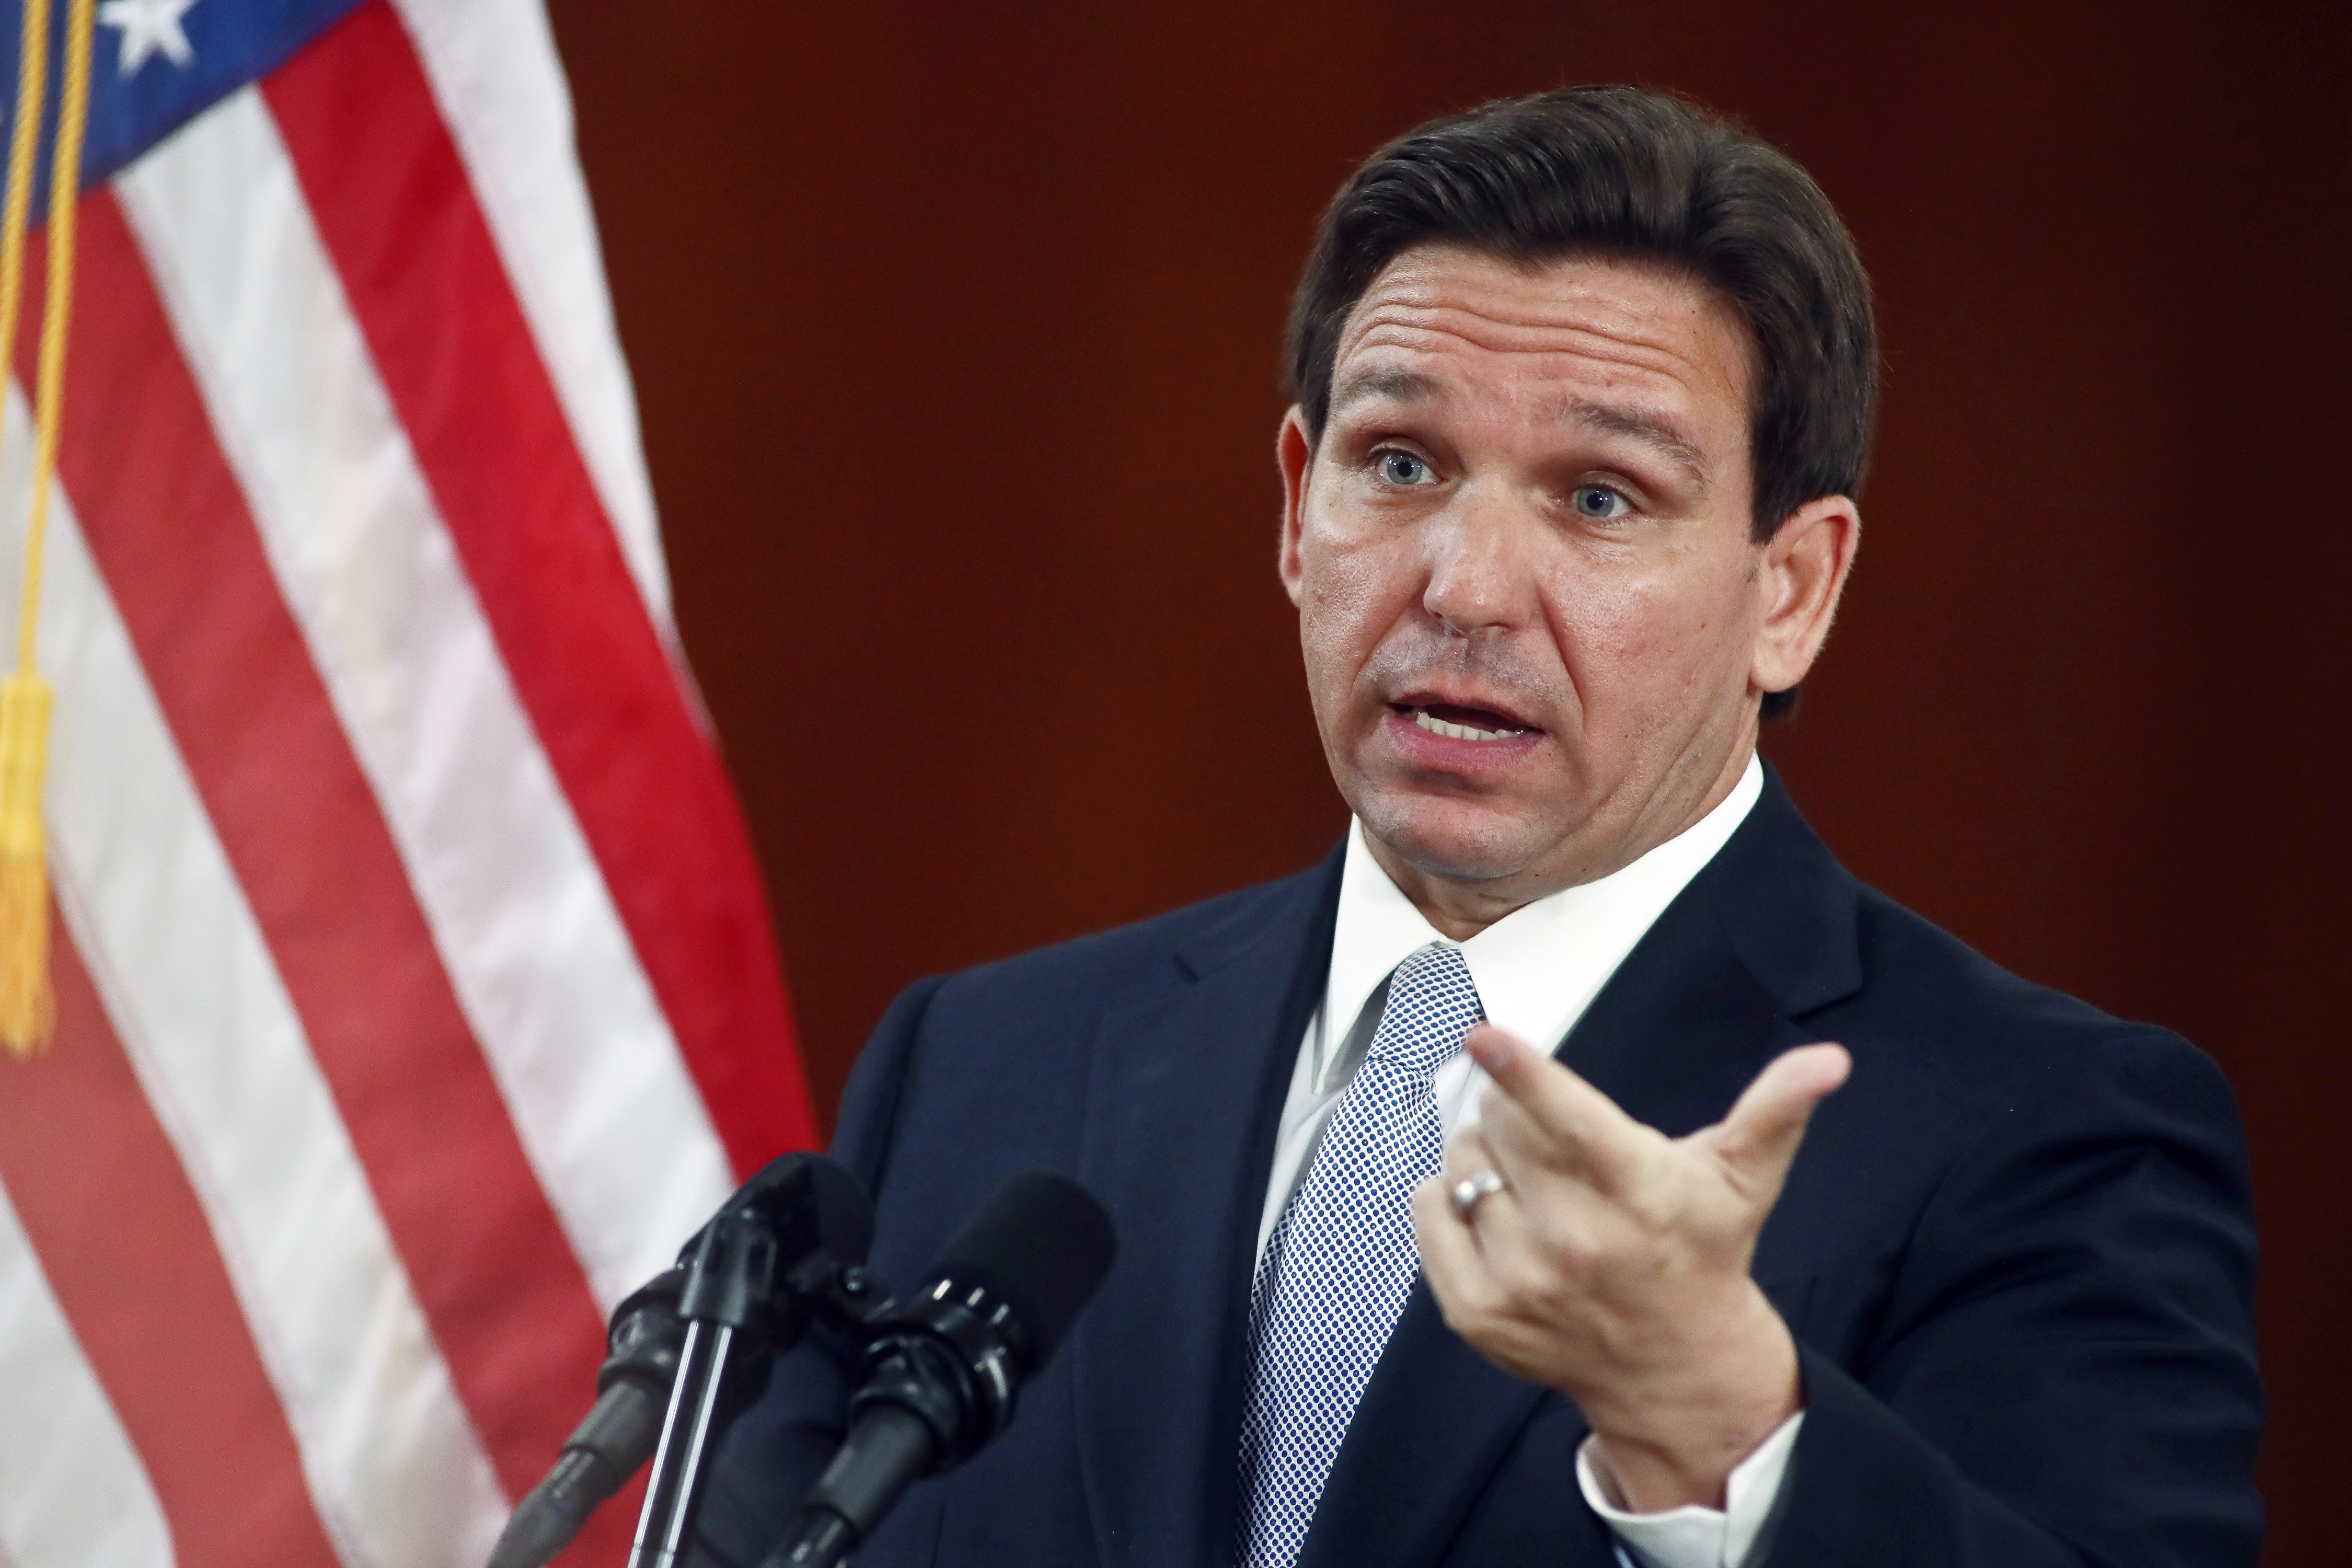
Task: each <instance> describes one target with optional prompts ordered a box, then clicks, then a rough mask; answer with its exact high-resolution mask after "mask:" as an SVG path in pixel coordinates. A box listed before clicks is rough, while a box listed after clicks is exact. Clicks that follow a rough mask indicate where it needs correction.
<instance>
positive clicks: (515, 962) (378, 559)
mask: <svg viewBox="0 0 2352 1568" xmlns="http://www.w3.org/2000/svg"><path fill="white" fill-rule="evenodd" d="M115 188H116V191H117V193H118V195H119V196H120V198H121V203H122V207H123V210H124V212H125V214H126V215H127V216H128V217H129V219H130V222H131V227H132V229H133V231H134V232H135V233H136V234H137V236H138V237H139V242H140V245H141V247H142V250H143V251H144V252H145V254H146V257H147V260H148V265H149V269H150V270H151V272H152V273H153V275H154V277H155V279H156V283H157V287H158V290H159V292H160V293H161V294H162V296H163V301H164V306H165V309H166V310H168V311H169V312H170V314H171V316H172V319H173V327H174V330H175V331H176V332H177V334H178V337H179V340H180V342H181V346H182V349H183V352H184V353H185V354H186V355H187V357H188V361H189V363H190V366H191V368H192V369H193V370H194V373H195V379H196V383H197V384H198V386H199V387H200V388H201V389H202V392H203V395H204V397H205V405H206V408H207V410H208V412H209V413H210V415H211V416H212V422H213V426H214V427H215V430H216V431H217V432H218V433H219V436H220V438H221V444H222V448H223V451H224V452H225V454H226V457H227V458H228V461H229V465H230V467H231V468H232V469H233V470H235V472H236V475H237V478H238V481H239V483H240V484H241V485H242V487H243V488H244V490H245V492H246V496H247V500H248V502H249V503H250V505H251V507H252V509H253V514H254V518H255V521H256V522H257V524H258V525H259V527H260V529H261V531H262V535H263V540H264V543H265V545H266V547H267V549H268V555H269V561H270V565H271V568H272V570H273V571H274V573H275V574H276V575H277V578H278V585H279V588H280V590H281V591H282V592H283V593H284V595H285V596H286V601H287V604H288V605H289V608H291V609H292V611H293V612H294V617H295V620H296V622H297V623H298V624H299V626H301V628H302V634H303V637H304V639H305V641H306V642H307V643H308V645H309V647H310V654H311V658H312V659H313V661H314V662H315V663H316V664H317V666H318V668H319V670H320V675H321V676H322V677H323V678H324V679H325V680H326V684H327V688H328V691H329V693H330V695H331V698H332V700H333V702H334V705H335V710H336V713H337V714H338V716H339V717H340V718H341V721H342V725H343V728H344V730H345V731H346V732H347V733H348V734H349V735H350V737H351V739H352V749H353V751H354V752H355V753H356V754H357V755H358V757H359V759H360V763H361V765H362V767H363V768H364V769H365V770H366V773H367V775H368V778H369V782H370V783H371V784H372V785H373V788H374V791H375V794H376V797H377V800H378V802H379V803H380V804H381V805H382V807H383V813H384V819H385V822H386V825H387V826H389V827H390V828H391V830H392V836H393V838H394V842H395V843H396V844H397V845H398V846H399V847H400V852H401V856H402V858H403V861H404V864H405V865H406V868H407V870H408V875H409V879H410V881H411V883H412V884H413V885H414V887H415V891H416V895H417V900H418V903H419V904H420V905H421V906H422V908H423V909H424V910H425V916H426V919H427V920H428V921H429V922H430V923H431V925H432V928H433V934H434V940H435V942H436V945H437V947H438V949H439V952H440V954H441V958H442V962H443V963H444V965H445V966H446V969H447V971H448V973H449V976H450V979H451V981H452V983H453V984H454V986H455V988H456V991H457V996H458V998H459V1000H460V1002H461V1003H462V1004H463V1005H464V1007H465V1009H466V1015H467V1021H468V1023H469V1024H470V1025H471V1026H472V1027H473V1030H474V1033H475V1036H476V1037H477V1038H478V1039H479V1040H480V1041H481V1042H482V1045H483V1047H484V1050H485V1052H486V1054H487V1056H488V1060H489V1063H490V1067H491V1070H492V1072H493V1073H494V1074H495V1076H496V1077H497V1079H498V1082H499V1088H500V1090H501V1092H502V1093H503V1094H504V1096H505V1099H506V1101H507V1104H508V1107H509V1110H510V1111H511V1112H512V1114H513V1116H514V1119H515V1123H516V1128H517V1131H518V1132H519V1133H520V1137H521V1141H522V1144H523V1148H524V1150H525V1151H526V1152H527V1153H528V1155H529V1156H530V1161H531V1163H532V1166H533V1168H534V1170H535V1171H536V1172H537V1173H538V1175H539V1178H540V1182H541V1186H542V1187H543V1188H544V1189H545V1190H546V1192H547V1194H548V1198H549V1201H550V1202H551V1204H552V1205H553V1206H554V1209H555V1212H556V1214H557V1215H558V1217H559V1219H560V1220H561V1221H562V1225H563V1226H564V1230H565V1233H566V1235H567V1236H568V1237H569V1238H570V1239H571V1242H572V1248H573V1250H574V1251H575V1252H576V1253H577V1254H578V1255H579V1257H580V1259H581V1262H582V1265H583V1268H585V1270H586V1272H587V1274H588V1278H589V1281H590V1284H591V1287H592V1288H593V1289H594V1290H595V1292H596V1294H597V1297H598V1300H599V1301H600V1302H601V1303H602V1305H603V1306H604V1309H606V1310H610V1309H611V1308H612V1306H613V1305H614V1303H615V1302H617V1301H618V1300H620V1298H621V1297H622V1296H624V1295H625V1294H627V1293H628V1292H629V1291H630V1290H632V1289H635V1288H636V1287H637V1286H638V1285H639V1284H642V1283H643V1282H644V1281H645V1279H646V1277H647V1276H649V1275H651V1274H654V1273H656V1272H657V1271H659V1270H660V1269H661V1268H663V1267H664V1266H665V1265H667V1263H668V1262H669V1260H670V1257H671V1255H672V1254H674V1253H675V1252H676V1250H677V1246H678V1244H679V1243H680V1242H681V1241H683V1240H684V1239H685V1238H686V1237H687V1235H688V1233H689V1232H690V1231H691V1230H692V1229H693V1228H694V1226H697V1225H698V1224H700V1223H701V1221H702V1220H703V1218H704V1217H705V1216H707V1215H709V1212H710V1210H711V1209H712V1208H713V1207H715V1206H716V1205H718V1204H719V1201H720V1200H721V1199H723V1198H724V1197H725V1196H726V1194H727V1193H728V1191H729V1189H730V1186H731V1185H732V1176H731V1173H730V1170H729V1167H728V1163H727V1158H726V1153H725V1151H724V1150H723V1149H722V1147H721V1146H720V1144H719V1138H718V1135H717V1133H716V1132H715V1131H713V1130H712V1128H711V1125H710V1119H709V1115H708V1113H707V1112H706V1111H705V1110H704V1109H703V1104H702V1100H701V1096H700V1095H699V1093H698V1091H697V1089H696V1088H695V1086H694V1082H693V1080H692V1079H691V1078H689V1077H688V1072H687V1068H686V1065H685V1063H684V1061H683V1060H682V1058H680V1056H679V1054H678V1050H677V1041H676V1038H675V1037H673V1035H672V1034H671V1032H670V1027H669V1022H668V1019H667V1017H666V1016H664V1015H663V1013H662V1011H661V1008H660V1005H659V1004H658V1002H657V1001H656V998H655V996H654V994H653V989H652V986H651V985H650V984H648V983H647V981H646V975H645V972H644V969H643V967H642V966H641V965H640V964H639V963H638V962H637V956H636V952H635V948H634V947H633V946H632V945H631V943H630V941H629V938H628V934H627V932H626V931H625V929H624V927H623V926H622V924H621V921H620V917H619V914H618V912H617V911H616V910H614V907H613V902H612V898H611V895H610V893H609V891H608V889H606V887H605V885H604V877H603V873H602V872H601V870H600V869H599V868H598V866H597V864H596V860H595V858H594V856H593V853H592V852H591V851H590V849H589V847H588V845H587V842H586V840H585V838H584V837H583V835H582V833H581V830H580V826H579V823H578V820H577V818H576V817H575V816H573V815H572V808H571V805H570V802H569V801H568V800H567V799H566V798H565V796H564V795H563V792H562V786H561V784H558V782H557V781H556V778H555V773H554V770H553V768H552V767H551V765H550V763H549V762H548V759H547V756H546V753H545V752H543V751H542V750H541V747H540V744H539V740H538V736H537V734H536V732H535V731H533V730H532V728H531V724H530V719H529V718H528V716H527V715H526V714H525V713H524V712H523V710H522V707H521V704H520V700H518V698H517V697H516V695H515V691H514V689H513V686H512V684H511V682H510V680H509V678H508V674H507V670H506V667H505V666H504V664H503V663H501V662H500V659H499V651H498V646H497V644H496V642H495V641H494V639H493V638H492V636H491V633H490V629H489V626H488V622H487V621H486V620H485V618H484V616H483V615H482V611H481V606H480V603H479V601H478V600H477V599H476V597H475V596H474V593H473V590H472V587H471V585H470V584H469V583H468V582H467V578H466V575H465V569H464V567H463V565H462V563H460V562H459V561H458V559H457V552H456V548H455V546H454V544H453V542H452V541H451V540H450V537H449V535H448V531H447V530H446V528H445V527H444V526H443V524H442V521H441V520H440V517H439V516H438V514H437V513H436V510H435V509H434V505H433V501H432V499H431V495H430V493H429V491H428V490H427V489H426V486H425V480H424V478H423V476H422V475H421V474H420V473H419V472H418V469H417V465H416V459H415V452H414V451H413V450H412V448H411V447H410V446H409V444H408V439H407V436H406V433H405V432H404V429H403V428H402V427H401V426H400V425H399V424H398V422H397V420H396V419H395V417H394V414H393V411H392V405H391V402H390V399H389V397H388V395H386V393H385V391H384V389H383V384H382V382H381V381H380V379H379V378H378V377H377V375H376V373H375V366H374V364H373V361H372V360H371V358H370V357H369V354H368V351H367V347H366V343H365V341H364V339H363V338H362V336H361V333H360V330H359V327H358V324H357V323H356V322H355V321H353V319H352V314H351V310H350V307H349V304H348V301H347V300H345V298H344V295H343V292H342V289H341V284H340V282H339V281H338V279H337V278H336V275H335V273H334V270H333V268H332V266H331V263H330V261H329V260H328V258H327V257H326V255H325V253H324V251H323V250H322V248H321V247H320V242H319V238H318V235H317V231H316V229H315V228H314V226H312V224H311V221H310V212H309V209H308V207H307V206H305V205H304V204H303V199H302V195H301V189H300V186H299V184H298V183H297V181H296V178H295V174H294V169H293V165H292V163H290V161H289V159H288V157H287V154H286V150H285V146H284V144H283V142H281V141H280V140H279V138H278V129H277V125H276V123H275V121H272V120H271V119H270V117H269V113H268V108H267V106H266V105H265V103H264V102H263V101H262V100H261V98H260V97H259V95H258V94H257V93H256V92H254V91H253V90H252V89H247V90H245V91H242V92H239V93H237V94H236V95H235V96H234V97H231V98H229V99H227V100H224V101H223V102H222V103H221V104H220V105H219V106H218V107H216V108H215V109H213V110H210V111H209V112H207V113H206V114H205V115H204V116H203V117H202V118H200V119H198V120H197V121H194V122H193V123H192V124H190V125H189V126H188V127H187V128H186V129H185V130H184V131H182V132H180V133H179V134H178V135H177V136H175V137H173V139H172V140H171V141H169V142H165V143H163V145H162V146H161V147H159V148H158V149H156V151H155V152H153V153H150V154H149V155H148V156H147V157H145V158H144V159H142V160H141V161H140V162H139V163H136V164H134V165H132V166H131V169H130V170H129V171H127V172H126V173H125V174H123V175H121V177H120V178H119V179H118V180H117V181H116V185H115Z"/></svg>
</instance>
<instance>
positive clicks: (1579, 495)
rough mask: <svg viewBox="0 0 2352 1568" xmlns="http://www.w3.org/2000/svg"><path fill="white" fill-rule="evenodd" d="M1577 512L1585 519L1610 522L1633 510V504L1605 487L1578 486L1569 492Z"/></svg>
mask: <svg viewBox="0 0 2352 1568" xmlns="http://www.w3.org/2000/svg"><path fill="white" fill-rule="evenodd" d="M1571 499H1572V500H1574V501H1575V503H1576V510H1577V511H1578V512H1579V513H1580V514H1581V515H1582V516H1585V517H1590V518H1597V519H1599V520H1600V521H1602V522H1610V521H1614V520H1616V519H1618V518H1621V517H1623V516H1624V515H1625V514H1626V513H1627V512H1629V511H1632V510H1633V502H1632V501H1629V500H1626V499H1625V498H1624V497H1623V496H1622V495H1620V494H1618V493H1617V492H1616V491H1615V490H1613V489H1610V488H1609V487H1608V486H1607V485H1579V486H1577V487H1576V489H1575V490H1574V491H1573V492H1571Z"/></svg>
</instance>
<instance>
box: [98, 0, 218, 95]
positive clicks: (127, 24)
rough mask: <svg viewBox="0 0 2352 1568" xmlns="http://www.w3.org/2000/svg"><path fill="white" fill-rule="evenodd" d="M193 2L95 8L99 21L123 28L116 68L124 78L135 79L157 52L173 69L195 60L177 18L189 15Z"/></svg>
mask: <svg viewBox="0 0 2352 1568" xmlns="http://www.w3.org/2000/svg"><path fill="white" fill-rule="evenodd" d="M195 3H196V0H106V4H105V5H100V7H99V8H98V19H99V20H100V22H102V23H104V24H105V25H106V26H110V27H120V28H121V29H122V58H121V62H120V63H119V64H118V65H117V67H116V69H117V70H118V71H119V72H120V73H121V75H123V76H135V75H137V74H138V71H139V68H140V67H141V66H143V65H145V64H146V63H147V61H148V59H149V58H150V57H152V56H153V55H156V54H158V53H160V54H162V55H163V58H165V59H167V60H170V61H171V62H172V63H173V65H175V66H185V65H186V64H187V63H188V62H189V61H190V60H193V59H194V58H196V51H195V50H194V48H192V47H189V44H188V35H187V34H186V33H184V32H183V31H181V29H180V18H181V17H183V16H186V15H187V14H188V11H189V8H190V7H192V6H194V5H195Z"/></svg>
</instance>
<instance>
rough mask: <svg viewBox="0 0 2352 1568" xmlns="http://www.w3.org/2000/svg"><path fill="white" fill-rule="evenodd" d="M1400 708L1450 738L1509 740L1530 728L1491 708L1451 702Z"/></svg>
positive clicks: (1400, 710) (1453, 739)
mask: <svg viewBox="0 0 2352 1568" xmlns="http://www.w3.org/2000/svg"><path fill="white" fill-rule="evenodd" d="M1397 711H1398V712H1400V713H1402V714H1403V715H1405V716H1406V717H1407V718H1409V719H1411V720H1412V721H1413V723H1415V724H1416V725H1418V726H1419V727H1420V728H1422V729H1423V730H1426V731H1429V732H1430V733H1431V734H1433V735H1443V736H1444V737H1445V738H1446V739H1447V740H1450V741H1509V740H1514V739H1517V737H1518V736H1521V735H1524V734H1526V733H1528V730H1529V728H1530V726H1528V725H1526V724H1522V723H1520V722H1519V721H1517V720H1516V719H1513V718H1512V717H1511V716H1510V715H1509V714H1507V713H1497V712H1496V711H1495V710H1493V709H1491V708H1464V707H1459V706H1457V705H1455V704H1454V703H1451V702H1425V703H1413V704H1410V705H1408V704H1403V703H1400V704H1398V706H1397Z"/></svg>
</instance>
